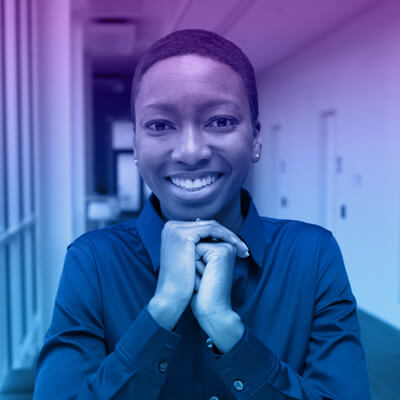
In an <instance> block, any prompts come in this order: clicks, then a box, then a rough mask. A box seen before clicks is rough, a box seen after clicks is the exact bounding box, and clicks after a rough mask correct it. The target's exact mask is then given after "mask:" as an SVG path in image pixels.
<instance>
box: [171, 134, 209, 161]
mask: <svg viewBox="0 0 400 400" xmlns="http://www.w3.org/2000/svg"><path fill="white" fill-rule="evenodd" d="M210 157H211V148H210V147H209V145H208V143H207V140H206V138H205V137H204V136H203V135H202V132H201V131H200V130H197V129H196V128H194V127H187V128H186V129H184V130H182V131H181V134H180V135H179V136H178V141H177V143H176V146H175V147H174V149H173V151H172V154H171V158H172V160H173V161H176V162H181V163H184V164H187V165H196V164H197V163H199V162H201V161H206V160H209V159H210Z"/></svg>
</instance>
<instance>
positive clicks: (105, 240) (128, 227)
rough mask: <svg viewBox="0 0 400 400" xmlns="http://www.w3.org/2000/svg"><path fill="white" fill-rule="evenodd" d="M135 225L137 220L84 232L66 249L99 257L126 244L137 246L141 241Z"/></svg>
mask: <svg viewBox="0 0 400 400" xmlns="http://www.w3.org/2000/svg"><path fill="white" fill-rule="evenodd" d="M136 223H137V219H136V218H135V219H131V220H129V221H126V222H123V223H119V224H115V225H110V226H108V227H106V228H103V229H98V230H94V231H89V232H86V233H84V234H82V235H81V236H79V237H78V238H76V239H75V240H74V241H73V242H71V243H70V244H69V245H68V247H67V248H68V250H72V249H79V250H81V251H85V252H89V251H91V252H95V253H96V254H100V255H101V254H107V253H109V252H110V250H112V249H115V248H118V247H121V246H124V245H126V244H129V246H132V245H133V246H134V245H138V244H139V243H140V242H141V239H140V236H139V234H138V230H137V228H136Z"/></svg>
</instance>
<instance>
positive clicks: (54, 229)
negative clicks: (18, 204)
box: [35, 0, 74, 332]
mask: <svg viewBox="0 0 400 400" xmlns="http://www.w3.org/2000/svg"><path fill="white" fill-rule="evenodd" d="M35 10H36V16H37V54H36V57H37V58H36V60H35V61H36V64H37V78H38V81H37V82H38V83H37V86H38V87H37V90H38V93H39V95H38V97H37V99H36V100H37V103H36V104H37V115H38V128H39V132H40V133H39V149H40V162H39V175H40V189H39V192H40V193H39V195H40V239H39V244H40V248H39V252H40V260H41V262H40V265H39V270H40V275H41V277H42V290H41V294H42V301H41V304H42V308H43V332H44V331H45V330H47V328H48V325H49V322H50V317H51V313H52V309H53V305H54V297H55V294H56V290H57V287H58V281H59V277H60V274H61V271H62V267H63V260H64V256H65V251H66V246H67V244H68V243H69V242H71V241H72V238H73V221H74V218H73V186H72V185H73V166H72V150H73V149H72V144H73V142H72V116H73V111H72V104H73V101H72V85H71V80H72V66H71V40H72V39H71V37H72V35H71V6H70V1H61V2H54V1H51V0H37V1H35Z"/></svg>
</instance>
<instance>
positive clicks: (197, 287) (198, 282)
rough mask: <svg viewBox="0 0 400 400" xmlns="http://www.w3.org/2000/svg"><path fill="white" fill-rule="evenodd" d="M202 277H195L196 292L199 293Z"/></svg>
mask: <svg viewBox="0 0 400 400" xmlns="http://www.w3.org/2000/svg"><path fill="white" fill-rule="evenodd" d="M200 281H201V277H200V276H199V275H197V274H196V275H195V277H194V292H195V293H197V292H198V291H199V287H200Z"/></svg>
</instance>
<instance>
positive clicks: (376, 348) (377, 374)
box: [358, 310, 400, 400]
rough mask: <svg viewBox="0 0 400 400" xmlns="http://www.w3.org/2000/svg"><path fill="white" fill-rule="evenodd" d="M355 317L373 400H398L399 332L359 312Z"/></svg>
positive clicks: (399, 397) (399, 384)
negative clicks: (359, 328)
mask: <svg viewBox="0 0 400 400" xmlns="http://www.w3.org/2000/svg"><path fill="white" fill-rule="evenodd" d="M358 317H359V320H360V325H361V339H362V342H363V345H364V348H365V352H366V353H367V359H368V370H369V376H370V382H371V390H372V393H373V396H374V400H399V399H400V331H399V330H396V329H394V328H393V327H391V326H389V325H387V324H385V323H384V322H382V321H380V320H378V319H376V318H375V317H373V316H372V315H370V314H367V313H365V312H363V311H361V310H359V311H358Z"/></svg>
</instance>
